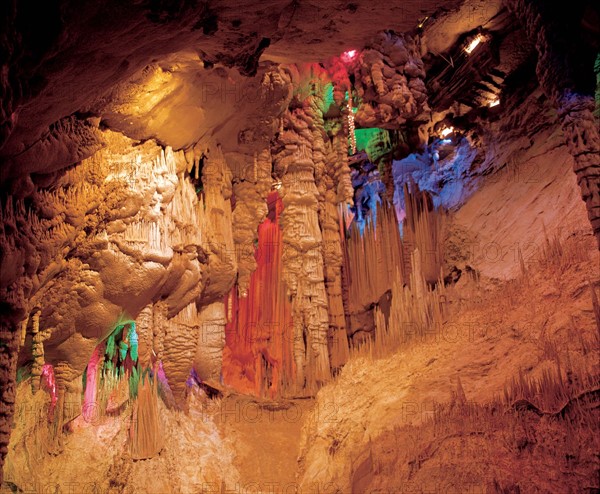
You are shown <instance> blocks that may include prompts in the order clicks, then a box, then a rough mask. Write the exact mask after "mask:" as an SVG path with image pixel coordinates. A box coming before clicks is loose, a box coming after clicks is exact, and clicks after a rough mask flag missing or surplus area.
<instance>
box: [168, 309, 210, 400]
mask: <svg viewBox="0 0 600 494" xmlns="http://www.w3.org/2000/svg"><path fill="white" fill-rule="evenodd" d="M204 323H205V322H204V321H203V320H202V319H201V318H200V317H199V314H198V311H197V309H196V303H195V302H192V303H191V304H189V305H187V306H186V307H185V308H184V309H183V310H181V311H180V312H179V313H178V314H177V315H176V316H175V317H173V318H171V319H168V320H167V321H166V327H165V335H164V346H163V348H164V349H163V353H162V357H161V360H162V365H163V368H164V371H165V375H166V376H167V379H168V380H169V387H170V388H171V391H172V392H173V397H174V398H175V400H176V402H177V404H178V405H179V406H180V407H184V404H185V391H186V388H185V383H186V380H187V377H188V375H189V374H190V371H191V370H192V366H193V361H194V355H196V349H197V347H198V345H199V344H201V340H200V332H201V330H200V328H201V326H202V325H203V324H204Z"/></svg>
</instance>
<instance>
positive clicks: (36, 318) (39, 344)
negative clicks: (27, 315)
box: [31, 309, 45, 393]
mask: <svg viewBox="0 0 600 494" xmlns="http://www.w3.org/2000/svg"><path fill="white" fill-rule="evenodd" d="M40 314H41V310H39V309H38V310H36V311H35V312H34V313H33V316H32V317H31V334H32V335H33V347H32V349H31V354H32V356H33V365H32V367H31V376H32V378H33V379H32V380H31V390H32V391H33V392H34V393H36V392H37V391H38V389H40V388H39V386H40V376H41V375H42V367H43V366H44V363H45V362H44V340H45V335H44V334H43V333H42V332H40Z"/></svg>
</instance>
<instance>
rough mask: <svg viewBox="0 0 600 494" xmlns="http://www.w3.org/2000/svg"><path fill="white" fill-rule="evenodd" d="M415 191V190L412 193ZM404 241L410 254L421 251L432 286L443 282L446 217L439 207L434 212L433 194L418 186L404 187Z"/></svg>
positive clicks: (425, 271) (425, 274)
mask: <svg viewBox="0 0 600 494" xmlns="http://www.w3.org/2000/svg"><path fill="white" fill-rule="evenodd" d="M411 188H412V189H414V190H411ZM404 202H405V205H406V217H405V219H404V242H405V245H406V246H407V249H406V250H407V251H408V252H411V251H412V249H418V250H419V256H420V265H421V270H422V273H423V276H424V277H425V279H426V280H427V282H428V283H430V284H432V285H433V284H435V283H436V282H437V281H438V280H439V279H440V273H441V269H442V264H443V260H444V239H443V237H442V229H443V224H444V216H443V215H442V213H441V211H440V209H439V208H436V209H434V208H433V203H432V201H431V198H430V197H429V195H428V194H427V193H426V192H424V191H420V190H419V189H418V186H417V185H416V184H414V183H413V184H410V187H409V184H404Z"/></svg>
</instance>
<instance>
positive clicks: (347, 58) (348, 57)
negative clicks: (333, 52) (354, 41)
mask: <svg viewBox="0 0 600 494" xmlns="http://www.w3.org/2000/svg"><path fill="white" fill-rule="evenodd" d="M357 54H358V51H357V50H347V51H345V52H344V53H342V56H341V59H342V60H343V61H344V62H345V63H350V62H352V61H353V60H354V59H355V58H356V55H357Z"/></svg>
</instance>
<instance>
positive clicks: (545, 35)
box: [505, 0, 600, 247]
mask: <svg viewBox="0 0 600 494" xmlns="http://www.w3.org/2000/svg"><path fill="white" fill-rule="evenodd" d="M505 4H506V5H507V7H508V8H509V9H510V10H511V11H512V12H513V13H514V15H515V17H516V18H517V19H518V20H519V21H520V22H521V23H522V24H523V26H524V27H525V29H526V32H527V35H528V36H529V38H530V39H531V40H532V41H533V42H534V43H535V47H536V49H537V52H538V60H537V67H536V72H537V76H538V80H539V83H540V87H541V88H542V90H543V91H544V92H545V93H546V96H547V97H548V98H549V99H550V101H552V103H553V104H554V106H555V108H556V109H557V111H558V115H559V119H560V122H561V126H562V131H563V133H564V135H565V140H566V142H567V146H568V147H569V152H570V153H571V155H572V156H573V159H574V165H573V167H574V168H573V169H574V171H575V174H576V175H577V183H578V184H579V187H580V188H581V197H582V199H583V200H584V201H585V205H586V207H587V211H588V218H589V220H590V223H591V224H592V229H593V231H594V235H595V236H596V239H597V241H598V246H599V247H600V133H599V131H598V120H597V119H595V118H594V110H595V100H594V95H592V94H589V95H588V94H581V93H580V92H578V88H577V87H576V84H575V82H574V81H575V77H574V73H573V68H572V67H571V65H570V64H569V56H568V51H566V49H565V48H564V47H565V46H569V44H570V43H572V42H571V41H569V40H565V38H564V36H565V34H564V30H563V29H561V28H560V26H559V25H558V23H559V22H560V19H557V18H556V17H555V16H556V14H554V16H553V15H552V14H551V13H550V12H549V10H550V9H549V8H548V6H546V5H544V4H543V3H542V2H539V1H537V0H535V1H531V2H530V1H524V0H505Z"/></svg>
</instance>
